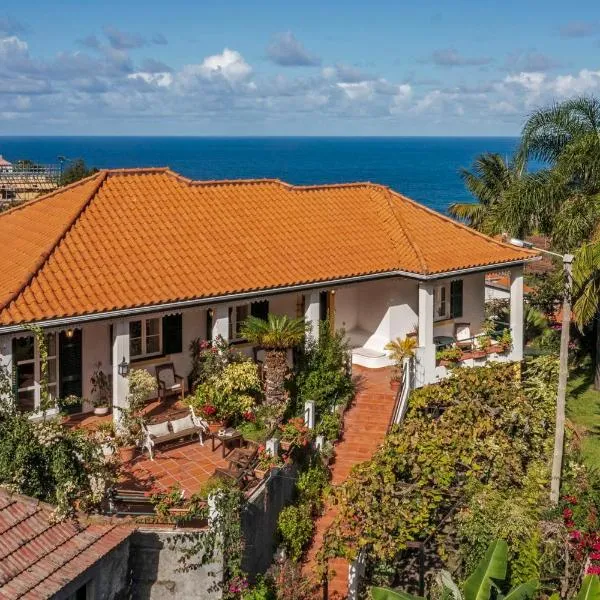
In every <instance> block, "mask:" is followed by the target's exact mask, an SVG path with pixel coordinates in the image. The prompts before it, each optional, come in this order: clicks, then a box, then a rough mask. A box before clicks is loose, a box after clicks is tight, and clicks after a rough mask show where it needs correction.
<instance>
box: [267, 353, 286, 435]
mask: <svg viewBox="0 0 600 600" xmlns="http://www.w3.org/2000/svg"><path fill="white" fill-rule="evenodd" d="M287 372H288V364H287V352H286V351H285V350H267V352H266V355H265V403H266V405H267V406H268V407H269V408H270V409H272V411H273V421H274V423H273V424H276V423H277V422H279V421H280V420H281V418H282V417H283V413H284V411H285V407H286V404H287V400H288V394H287V391H286V389H285V378H286V375H287Z"/></svg>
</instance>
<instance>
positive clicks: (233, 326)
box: [229, 304, 250, 342]
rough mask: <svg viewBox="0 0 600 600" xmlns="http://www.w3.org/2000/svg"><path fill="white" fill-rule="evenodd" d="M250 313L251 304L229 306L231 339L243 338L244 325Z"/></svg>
mask: <svg viewBox="0 0 600 600" xmlns="http://www.w3.org/2000/svg"><path fill="white" fill-rule="evenodd" d="M249 314H250V304H238V305H237V306H230V307H229V341H231V342H235V341H240V340H242V339H243V338H242V325H243V324H244V321H245V320H246V319H247V318H248V315H249Z"/></svg>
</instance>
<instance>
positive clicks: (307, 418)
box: [304, 400, 315, 429]
mask: <svg viewBox="0 0 600 600" xmlns="http://www.w3.org/2000/svg"><path fill="white" fill-rule="evenodd" d="M304 424H305V425H306V426H307V427H308V428H309V429H314V428H315V403H314V402H313V401H312V400H308V401H307V402H305V403H304Z"/></svg>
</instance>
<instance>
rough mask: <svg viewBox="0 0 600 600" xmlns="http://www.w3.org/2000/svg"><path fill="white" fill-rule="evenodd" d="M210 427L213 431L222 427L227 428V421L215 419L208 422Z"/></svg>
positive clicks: (215, 431) (217, 430)
mask: <svg viewBox="0 0 600 600" xmlns="http://www.w3.org/2000/svg"><path fill="white" fill-rule="evenodd" d="M208 429H209V431H210V432H211V433H217V432H219V431H220V430H221V429H225V423H223V421H213V422H212V423H209V424H208Z"/></svg>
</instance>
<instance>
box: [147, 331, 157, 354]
mask: <svg viewBox="0 0 600 600" xmlns="http://www.w3.org/2000/svg"><path fill="white" fill-rule="evenodd" d="M157 352H160V336H158V335H153V336H152V337H147V338H146V354H156V353H157Z"/></svg>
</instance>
